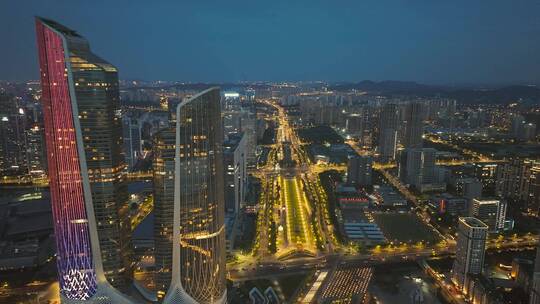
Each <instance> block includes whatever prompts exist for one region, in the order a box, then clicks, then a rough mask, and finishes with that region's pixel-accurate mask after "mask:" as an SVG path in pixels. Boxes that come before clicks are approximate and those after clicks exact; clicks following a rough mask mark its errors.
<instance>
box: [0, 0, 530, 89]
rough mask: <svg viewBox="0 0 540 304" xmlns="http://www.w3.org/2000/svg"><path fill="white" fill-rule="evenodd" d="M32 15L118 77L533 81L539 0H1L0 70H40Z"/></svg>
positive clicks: (33, 75) (19, 76)
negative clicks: (75, 36) (81, 42)
mask: <svg viewBox="0 0 540 304" xmlns="http://www.w3.org/2000/svg"><path fill="white" fill-rule="evenodd" d="M155 3H157V4H155ZM35 15H40V16H43V17H47V18H51V19H54V20H56V21H58V22H60V23H62V24H64V25H66V26H68V27H70V28H72V29H75V30H76V31H78V32H79V33H80V34H81V35H82V36H84V37H86V38H87V39H88V40H89V41H90V44H91V47H92V49H93V50H94V52H95V53H97V54H98V55H100V56H101V57H103V58H104V59H106V60H108V61H109V62H111V63H113V64H114V65H116V66H117V67H118V68H119V70H120V77H121V78H122V79H144V80H178V81H191V82H229V81H230V82H235V81H254V80H272V81H276V80H326V81H360V80H364V79H370V80H411V81H418V82H422V83H429V84H508V83H536V84H540V17H539V16H540V1H538V0H505V1H499V0H452V1H448V0H401V1H398V0H395V1H387V0H373V1H372V0H354V1H341V0H327V1H316V0H311V1H303V0H302V1H296V0H288V1H281V0H279V1H276V0H273V1H262V0H251V1H234V0H229V1H226V0H220V1H213V0H196V1H183V0H172V1H133V0H132V1H118V0H109V1H104V0H103V1H102V0H99V1H73V0H72V1H52V0H35V1H25V0H4V1H1V4H0V22H1V24H2V26H1V27H0V37H1V41H2V43H0V79H2V80H18V81H19V80H27V79H37V78H38V68H37V57H36V53H37V51H36V47H35V32H34V19H33V18H34V16H35Z"/></svg>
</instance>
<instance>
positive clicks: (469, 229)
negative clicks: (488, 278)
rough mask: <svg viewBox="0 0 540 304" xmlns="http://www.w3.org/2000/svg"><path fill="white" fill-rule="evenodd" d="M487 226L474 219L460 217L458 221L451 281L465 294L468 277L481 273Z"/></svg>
mask: <svg viewBox="0 0 540 304" xmlns="http://www.w3.org/2000/svg"><path fill="white" fill-rule="evenodd" d="M487 233H488V226H487V225H486V224H484V223H483V222H482V221H480V220H479V219H477V218H474V217H461V218H459V221H458V237H457V247H456V259H455V261H454V265H453V267H452V281H453V282H454V284H456V285H457V286H458V288H459V289H461V290H462V291H463V292H464V293H465V294H467V293H468V292H467V290H466V288H465V287H466V284H465V283H466V280H467V276H468V275H471V274H472V275H475V274H480V273H482V270H483V267H484V255H485V251H486V239H487Z"/></svg>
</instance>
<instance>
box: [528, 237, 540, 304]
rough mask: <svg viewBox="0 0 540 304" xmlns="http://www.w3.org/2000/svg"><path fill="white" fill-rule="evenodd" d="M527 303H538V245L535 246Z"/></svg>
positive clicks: (539, 282)
mask: <svg viewBox="0 0 540 304" xmlns="http://www.w3.org/2000/svg"><path fill="white" fill-rule="evenodd" d="M529 304H540V246H538V247H537V248H536V259H535V260H534V272H533V277H532V283H531V294H530V296H529Z"/></svg>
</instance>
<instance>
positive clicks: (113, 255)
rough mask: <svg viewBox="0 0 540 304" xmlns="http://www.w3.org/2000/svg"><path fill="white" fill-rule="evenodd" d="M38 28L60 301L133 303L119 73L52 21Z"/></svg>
mask: <svg viewBox="0 0 540 304" xmlns="http://www.w3.org/2000/svg"><path fill="white" fill-rule="evenodd" d="M36 33H37V45H38V53H39V63H40V77H41V87H42V97H41V99H42V104H43V116H44V126H45V140H46V145H47V161H48V166H49V177H50V192H51V202H52V204H51V205H52V210H53V220H54V231H55V238H56V246H57V268H58V279H59V283H60V295H61V298H62V302H63V303H131V300H129V299H127V298H126V297H125V296H123V295H122V294H121V293H120V292H119V291H117V289H119V290H122V289H124V288H125V287H126V286H127V284H128V283H129V279H127V278H129V277H130V273H131V270H130V269H131V255H130V252H131V244H130V240H129V235H130V233H129V232H128V231H129V230H130V226H129V225H128V223H129V222H128V220H129V218H128V214H127V211H128V210H127V204H126V202H127V188H126V184H125V177H124V173H123V171H124V167H125V164H124V160H123V155H122V153H121V141H122V137H121V124H120V123H121V121H120V117H119V96H118V76H117V70H116V68H115V67H114V66H112V65H110V64H109V63H107V62H106V61H104V60H102V59H101V58H99V57H97V56H96V55H94V54H93V53H92V52H91V51H90V48H89V45H88V42H87V41H86V40H85V39H84V38H82V37H81V36H79V35H78V34H77V33H76V32H74V31H73V30H70V29H68V28H66V27H64V26H62V25H60V24H58V23H56V22H54V21H51V20H47V19H43V18H36Z"/></svg>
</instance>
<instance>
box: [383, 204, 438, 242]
mask: <svg viewBox="0 0 540 304" xmlns="http://www.w3.org/2000/svg"><path fill="white" fill-rule="evenodd" d="M373 217H374V219H375V222H376V223H377V225H378V226H379V228H381V230H382V232H383V234H384V236H385V237H386V239H387V240H388V241H389V242H394V243H408V244H416V243H419V242H422V243H424V244H435V243H437V242H438V241H439V238H438V236H437V234H436V233H435V232H434V231H432V230H431V228H430V227H429V226H427V225H426V224H424V223H423V222H422V221H421V220H420V219H419V218H418V216H416V215H415V214H413V213H389V212H380V213H374V214H373Z"/></svg>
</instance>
